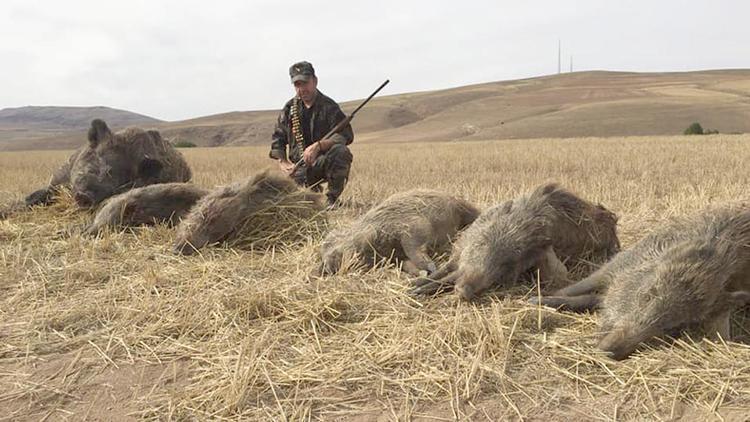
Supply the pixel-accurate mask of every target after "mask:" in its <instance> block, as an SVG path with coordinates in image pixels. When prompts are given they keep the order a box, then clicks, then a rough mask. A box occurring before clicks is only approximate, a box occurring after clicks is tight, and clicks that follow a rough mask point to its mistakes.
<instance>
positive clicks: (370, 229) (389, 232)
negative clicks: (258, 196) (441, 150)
mask: <svg viewBox="0 0 750 422" xmlns="http://www.w3.org/2000/svg"><path fill="white" fill-rule="evenodd" d="M478 215H479V210H477V208H476V207H474V206H473V205H472V204H470V203H469V202H467V201H465V200H463V199H461V198H458V197H456V196H453V195H449V194H446V193H443V192H439V191H434V190H426V189H417V190H410V191H406V192H400V193H397V194H394V195H392V196H390V197H388V198H387V199H386V200H385V201H383V202H382V203H380V204H379V205H377V206H375V207H373V208H371V209H370V210H369V211H368V212H367V213H365V214H364V215H363V216H362V217H360V218H359V219H357V220H356V221H354V222H353V223H352V224H350V225H349V226H347V227H344V228H340V229H337V230H334V231H332V232H330V233H329V234H328V235H327V236H326V238H325V239H324V241H323V243H322V245H321V248H320V256H321V259H322V263H321V267H320V269H319V273H320V274H323V275H325V274H334V273H336V272H338V271H339V269H340V268H341V266H342V262H343V261H345V260H347V259H351V260H356V262H357V263H358V264H364V265H366V266H368V267H372V266H374V265H376V263H377V261H378V260H388V261H390V260H395V261H397V262H400V263H402V268H403V270H404V271H406V272H407V273H410V274H413V275H418V274H419V271H420V270H423V271H427V272H428V273H431V272H433V271H435V270H436V267H435V264H434V263H433V261H432V259H431V258H430V254H431V253H435V252H438V251H442V250H445V249H446V248H447V247H448V246H449V245H450V243H451V241H452V240H453V239H454V237H455V236H456V234H457V233H458V232H459V231H460V230H462V229H463V228H464V227H466V226H468V225H469V224H471V223H472V222H473V221H474V219H476V218H477V216H478Z"/></svg>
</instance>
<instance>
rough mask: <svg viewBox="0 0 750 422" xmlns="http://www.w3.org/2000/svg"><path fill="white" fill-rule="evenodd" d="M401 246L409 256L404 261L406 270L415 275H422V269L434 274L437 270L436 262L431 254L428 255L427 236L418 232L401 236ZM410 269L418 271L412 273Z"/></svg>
mask: <svg viewBox="0 0 750 422" xmlns="http://www.w3.org/2000/svg"><path fill="white" fill-rule="evenodd" d="M401 247H402V248H403V250H404V254H405V255H406V257H407V258H408V260H407V261H406V262H404V270H405V271H407V272H409V273H410V274H412V275H415V276H418V275H420V274H419V271H420V270H424V271H427V274H432V273H434V272H435V271H437V267H436V266H435V263H434V262H432V260H431V259H430V257H429V255H427V241H426V236H423V235H421V234H417V233H412V234H411V235H409V234H405V235H403V236H401ZM407 264H408V265H407ZM410 270H411V271H414V270H416V271H414V272H413V273H412V272H411V271H410Z"/></svg>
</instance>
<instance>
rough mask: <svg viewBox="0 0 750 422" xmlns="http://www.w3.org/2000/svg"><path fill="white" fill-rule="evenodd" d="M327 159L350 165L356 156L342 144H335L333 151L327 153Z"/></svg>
mask: <svg viewBox="0 0 750 422" xmlns="http://www.w3.org/2000/svg"><path fill="white" fill-rule="evenodd" d="M326 155H327V158H328V159H329V160H331V161H335V162H339V163H347V164H350V163H351V162H352V159H353V158H354V156H353V155H352V152H351V151H350V150H349V147H348V146H346V145H342V144H334V145H333V146H332V147H331V149H329V150H328V151H326Z"/></svg>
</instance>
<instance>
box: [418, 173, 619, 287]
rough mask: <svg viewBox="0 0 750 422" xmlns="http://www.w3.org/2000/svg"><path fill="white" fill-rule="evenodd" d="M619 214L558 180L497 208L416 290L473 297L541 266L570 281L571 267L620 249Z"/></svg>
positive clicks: (559, 280)
mask: <svg viewBox="0 0 750 422" xmlns="http://www.w3.org/2000/svg"><path fill="white" fill-rule="evenodd" d="M619 248H620V242H619V240H618V238H617V217H616V216H615V214H613V213H612V212H610V211H608V210H607V209H606V208H604V207H602V206H601V205H595V204H592V203H591V202H588V201H586V200H584V199H581V198H580V197H578V196H576V195H575V194H573V193H571V192H569V191H567V190H565V189H563V188H561V187H560V186H558V185H557V184H554V183H551V184H545V185H542V186H540V187H538V188H536V189H535V190H534V191H532V192H531V193H530V194H527V195H524V196H522V197H519V198H517V199H514V200H512V201H507V202H505V203H503V204H499V205H496V206H494V207H491V208H489V209H487V210H485V211H484V212H482V214H481V215H480V216H479V218H477V220H476V221H475V222H474V223H473V224H472V225H471V226H469V228H467V229H466V230H465V231H464V232H463V233H462V234H461V235H460V236H459V238H458V240H457V242H456V245H455V246H454V249H453V253H452V254H451V258H450V260H449V261H448V263H447V264H446V265H445V266H444V267H442V268H441V269H440V270H439V271H437V272H436V273H435V274H434V275H433V276H431V277H424V278H419V279H417V280H416V281H415V282H414V289H413V291H412V293H413V294H417V295H432V294H436V293H440V292H444V291H448V290H450V289H451V288H454V287H455V290H456V292H457V293H458V294H459V295H460V296H461V297H462V298H464V299H466V300H471V299H473V298H475V297H476V296H477V295H479V294H481V293H482V292H484V291H485V290H487V289H489V288H490V287H493V286H510V285H512V284H514V283H516V281H517V280H518V279H519V278H520V277H521V276H523V275H525V274H528V273H530V272H533V271H536V270H538V271H539V273H540V277H541V279H542V280H545V282H546V283H548V284H549V285H550V286H554V285H561V284H567V283H568V280H569V276H568V272H569V269H572V268H574V267H580V266H581V264H582V263H591V262H595V263H601V262H604V261H606V260H607V259H609V257H611V256H612V255H614V254H615V253H617V252H618V251H619Z"/></svg>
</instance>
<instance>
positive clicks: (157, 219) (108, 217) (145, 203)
mask: <svg viewBox="0 0 750 422" xmlns="http://www.w3.org/2000/svg"><path fill="white" fill-rule="evenodd" d="M206 194H208V190H206V189H202V188H199V187H197V186H195V185H193V184H190V183H159V184H156V185H149V186H144V187H141V188H136V189H132V190H129V191H127V192H125V193H121V194H119V195H115V196H113V197H111V198H109V199H107V200H106V201H105V203H104V205H103V206H102V208H101V209H100V210H99V211H98V212H97V213H96V216H95V217H94V221H93V222H92V223H91V225H90V226H89V227H88V229H87V230H86V233H87V234H96V233H99V232H100V231H102V230H103V229H104V228H105V227H110V228H116V227H133V226H140V225H151V224H156V223H168V224H169V225H174V224H176V223H177V222H179V221H180V220H181V219H182V218H183V217H185V215H187V213H188V211H190V208H192V207H193V205H195V203H196V202H198V200H199V199H201V198H202V197H204V196H206Z"/></svg>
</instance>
